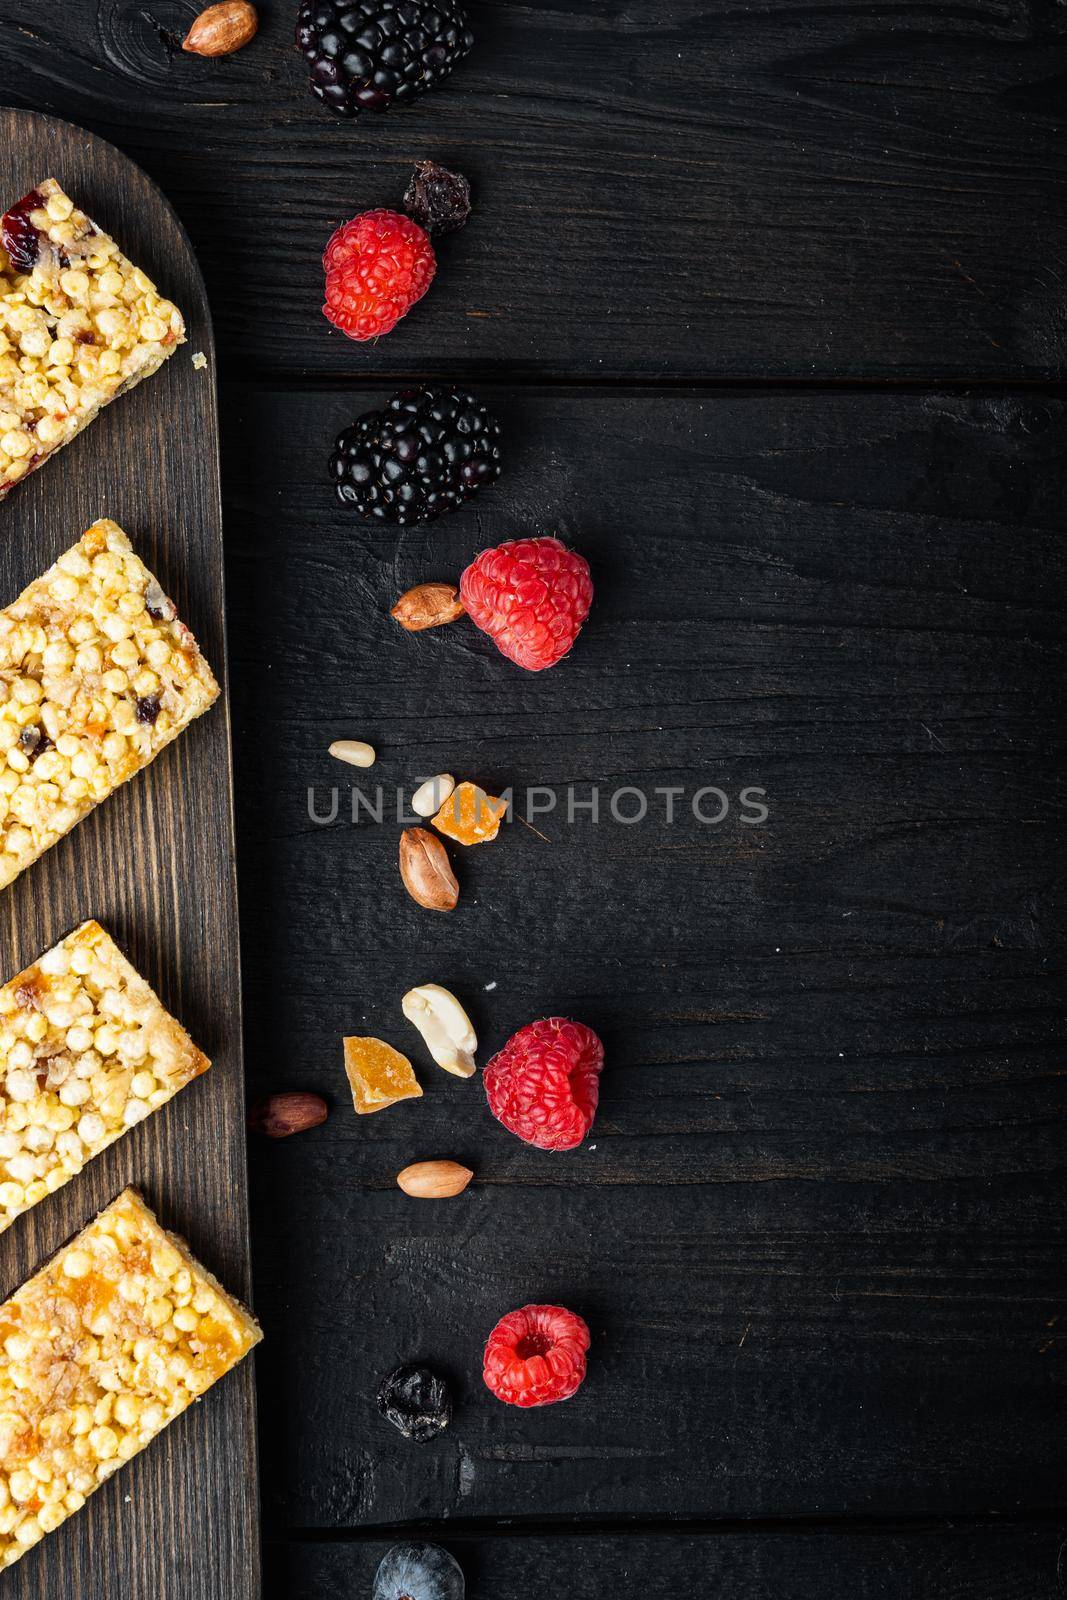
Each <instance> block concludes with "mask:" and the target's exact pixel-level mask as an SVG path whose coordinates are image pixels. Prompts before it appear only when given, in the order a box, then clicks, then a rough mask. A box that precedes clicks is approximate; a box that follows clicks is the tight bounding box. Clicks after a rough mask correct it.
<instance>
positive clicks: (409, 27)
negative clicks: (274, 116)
mask: <svg viewBox="0 0 1067 1600" xmlns="http://www.w3.org/2000/svg"><path fill="white" fill-rule="evenodd" d="M296 42H297V44H298V45H299V46H300V49H301V50H302V51H303V52H304V55H305V57H306V58H307V61H308V63H309V65H310V67H311V92H312V94H313V95H315V96H316V98H317V99H319V100H321V101H322V103H323V105H324V106H328V107H329V108H330V110H331V111H335V112H336V113H337V115H338V116H339V117H355V116H358V115H359V113H360V112H361V111H388V109H389V107H390V106H391V105H393V104H394V103H397V104H400V103H402V102H404V101H405V100H412V99H414V97H415V96H416V95H418V94H423V93H424V92H425V91H426V90H427V89H433V88H435V87H436V86H437V84H439V83H440V82H441V81H442V80H443V79H445V78H447V77H448V75H449V73H450V72H451V71H452V68H453V67H454V66H455V65H456V63H457V62H459V61H462V60H463V57H464V56H465V55H466V54H467V53H468V52H469V50H470V48H471V46H472V45H473V43H474V35H473V33H472V32H471V30H470V28H469V26H468V25H467V14H466V12H465V11H464V10H463V7H462V6H461V5H459V4H458V3H457V0H357V3H356V4H355V5H353V4H351V3H345V0H318V3H316V0H304V4H303V5H302V6H301V7H300V10H299V12H298V14H297V20H296Z"/></svg>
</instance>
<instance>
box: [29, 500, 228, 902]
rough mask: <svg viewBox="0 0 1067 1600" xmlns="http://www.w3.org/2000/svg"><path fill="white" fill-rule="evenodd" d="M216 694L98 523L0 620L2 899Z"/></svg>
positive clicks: (119, 544)
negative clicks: (33, 864)
mask: <svg viewBox="0 0 1067 1600" xmlns="http://www.w3.org/2000/svg"><path fill="white" fill-rule="evenodd" d="M218 692H219V686H218V684H217V683H216V682H215V679H214V677H213V676H212V673H211V668H210V667H209V666H208V664H207V662H206V661H205V660H204V658H203V656H202V655H201V654H200V651H199V649H198V648H197V643H196V640H195V639H194V638H193V636H192V634H191V633H190V632H189V629H188V628H187V627H186V626H185V625H184V623H182V622H179V621H178V617H177V613H176V612H175V609H174V605H173V603H172V601H170V600H168V599H167V597H166V595H165V594H164V593H163V590H162V589H161V588H160V586H159V584H158V583H157V582H156V580H155V578H153V576H152V574H151V573H150V572H149V571H148V569H147V568H146V567H145V566H144V564H143V563H142V562H141V561H140V559H139V558H138V557H137V556H136V555H134V553H133V550H132V548H131V546H130V541H129V540H128V539H127V537H126V535H125V534H124V533H123V531H122V529H121V528H120V527H118V526H117V525H116V524H115V523H114V522H110V521H101V522H94V523H93V525H92V527H91V528H90V529H89V530H88V532H87V533H85V534H83V535H82V537H81V539H80V540H79V541H78V543H77V544H76V545H74V547H73V548H72V549H70V550H68V551H67V552H66V554H65V555H61V556H60V558H59V560H58V561H57V562H56V564H55V566H54V567H52V568H51V569H50V570H49V571H48V572H46V573H45V574H44V576H43V577H42V578H38V579H37V580H36V581H35V582H34V583H31V584H30V586H29V588H28V589H24V590H23V592H22V594H21V595H20V596H19V598H18V599H17V600H16V601H15V603H14V604H13V605H10V606H8V607H7V608H6V610H4V611H0V889H2V888H4V887H5V886H6V885H7V884H9V883H11V882H12V880H13V879H14V878H17V877H18V875H19V873H20V872H22V871H23V870H24V869H25V868H26V867H28V866H29V865H30V863H31V862H33V861H36V860H37V858H38V856H40V855H43V854H44V852H45V851H46V850H48V849H49V848H50V847H51V846H52V845H54V844H55V842H56V840H57V839H60V838H62V836H63V834H65V833H68V832H69V831H70V829H71V828H73V827H74V825H75V823H77V822H80V821H81V819H82V818H83V817H84V816H86V815H87V814H88V813H89V812H90V811H91V810H92V809H93V807H94V806H95V805H98V804H99V802H100V801H101V800H103V799H105V798H106V797H107V796H108V795H109V794H110V793H111V792H112V790H113V789H117V788H118V786H119V784H121V783H125V781H126V779H127V778H130V777H132V776H133V774H134V773H135V772H139V771H140V769H141V768H142V767H146V766H147V765H148V763H149V762H150V761H152V760H154V759H155V757H156V756H157V755H158V754H159V752H160V750H162V749H163V746H164V745H167V744H169V743H170V741H171V740H172V739H175V738H177V736H178V734H179V733H180V732H181V731H182V729H183V728H184V727H185V726H186V724H187V723H189V722H191V721H192V720H193V718H194V717H198V716H199V715H200V714H201V712H203V711H206V710H207V708H208V706H210V705H211V703H212V701H213V700H214V699H215V698H216V696H217V695H218Z"/></svg>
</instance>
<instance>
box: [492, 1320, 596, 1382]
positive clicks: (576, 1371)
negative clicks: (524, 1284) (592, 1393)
mask: <svg viewBox="0 0 1067 1600" xmlns="http://www.w3.org/2000/svg"><path fill="white" fill-rule="evenodd" d="M588 1349H589V1329H588V1328H587V1327H586V1325H585V1323H584V1322H583V1321H582V1319H581V1317H576V1316H575V1314H574V1312H573V1311H567V1310H566V1309H565V1308H564V1307H563V1306H523V1308H522V1310H521V1311H509V1312H508V1314H507V1316H506V1317H501V1319H500V1321H499V1322H498V1323H497V1325H496V1327H495V1328H494V1329H493V1331H492V1333H491V1334H490V1335H489V1341H488V1343H487V1344H486V1347H485V1362H484V1365H483V1367H482V1376H483V1378H484V1379H485V1382H486V1385H487V1387H488V1388H490V1389H492V1391H493V1393H494V1394H495V1395H496V1397H497V1399H498V1400H503V1401H504V1403H505V1405H509V1406H551V1405H555V1403H556V1401H557V1400H569V1399H570V1397H571V1395H572V1394H574V1393H575V1391H576V1390H578V1389H580V1388H581V1385H582V1381H583V1379H584V1378H585V1352H586V1351H587V1350H588Z"/></svg>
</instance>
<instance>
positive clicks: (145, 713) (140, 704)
mask: <svg viewBox="0 0 1067 1600" xmlns="http://www.w3.org/2000/svg"><path fill="white" fill-rule="evenodd" d="M158 716H159V696H158V694H142V695H140V696H139V697H138V700H137V720H138V722H146V723H147V724H148V726H149V727H151V726H152V724H153V723H154V722H155V720H156V718H157V717H158Z"/></svg>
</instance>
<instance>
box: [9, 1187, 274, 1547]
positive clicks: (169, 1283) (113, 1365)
mask: <svg viewBox="0 0 1067 1600" xmlns="http://www.w3.org/2000/svg"><path fill="white" fill-rule="evenodd" d="M261 1338H262V1334H261V1332H260V1329H259V1327H258V1325H257V1324H256V1322H255V1320H254V1319H253V1318H252V1317H251V1316H250V1315H249V1313H248V1312H247V1311H245V1310H244V1309H243V1308H242V1307H241V1306H240V1305H239V1304H238V1303H237V1302H236V1301H235V1300H232V1299H231V1298H230V1296H229V1295H228V1294H227V1293H226V1292H225V1290H224V1289H222V1288H221V1287H220V1286H219V1284H218V1283H217V1282H216V1280H215V1279H214V1278H213V1277H212V1276H211V1274H210V1273H209V1272H207V1271H205V1269H204V1268H203V1267H202V1266H200V1265H199V1263H198V1262H197V1261H196V1260H195V1259H194V1258H193V1256H192V1255H191V1254H190V1253H189V1250H188V1249H187V1247H186V1246H185V1244H184V1243H183V1242H182V1241H181V1240H179V1239H176V1238H175V1237H174V1236H173V1235H172V1234H169V1233H167V1232H165V1231H164V1229H163V1228H161V1227H160V1225H159V1223H158V1222H157V1221H156V1218H155V1217H154V1216H153V1214H152V1212H151V1211H150V1210H149V1209H148V1207H147V1206H146V1205H145V1203H144V1201H143V1200H142V1199H141V1198H140V1196H139V1195H138V1194H137V1193H136V1192H135V1191H134V1190H132V1189H126V1190H124V1192H123V1193H122V1194H120V1195H119V1197H118V1199H117V1200H114V1201H113V1202H112V1203H111V1205H109V1206H108V1207H107V1209H106V1210H105V1211H102V1212H101V1213H100V1215H99V1216H98V1217H97V1218H96V1220H95V1221H94V1222H91V1223H90V1224H89V1226H88V1227H87V1228H84V1229H83V1230H82V1232H81V1233H79V1234H78V1236H77V1237H76V1238H75V1239H73V1240H72V1241H71V1243H70V1244H68V1245H66V1246H65V1248H64V1249H62V1250H61V1251H60V1252H59V1254H58V1255H56V1256H54V1257H53V1259H52V1260H51V1261H50V1262H49V1263H48V1265H47V1266H46V1267H43V1268H42V1269H41V1271H40V1272H38V1273H37V1274H36V1275H35V1276H34V1277H32V1278H31V1279H30V1280H29V1282H28V1283H25V1284H23V1286H22V1288H21V1289H19V1290H18V1291H17V1292H16V1293H15V1294H13V1295H12V1296H11V1299H10V1300H8V1301H7V1302H6V1303H5V1304H4V1305H2V1306H0V1565H3V1566H11V1565H12V1564H13V1563H14V1562H16V1561H17V1560H18V1559H19V1557H20V1556H22V1555H24V1554H25V1552H26V1551H27V1550H28V1549H29V1548H30V1547H31V1546H32V1545H35V1544H37V1542H38V1541H39V1540H40V1539H41V1538H42V1537H43V1536H44V1535H45V1534H46V1533H52V1532H53V1531H54V1530H55V1529H56V1528H58V1527H59V1526H60V1524H61V1523H63V1522H65V1521H66V1519H67V1518H68V1517H69V1516H71V1515H72V1514H73V1513H74V1512H75V1511H78V1510H80V1509H81V1507H82V1506H83V1505H84V1504H85V1501H86V1498H87V1497H88V1496H89V1495H90V1494H92V1492H93V1490H94V1489H96V1488H97V1487H98V1486H99V1485H100V1484H101V1483H103V1482H104V1481H105V1479H107V1478H109V1477H110V1476H111V1474H112V1473H113V1472H116V1471H117V1470H118V1468H119V1467H121V1466H122V1464H123V1462H126V1461H129V1460H130V1459H131V1458H132V1457H133V1456H135V1455H137V1453H138V1452H139V1451H140V1450H143V1449H144V1447H145V1445H147V1444H150V1443H151V1441H152V1440H153V1439H154V1438H155V1437H156V1435H157V1434H159V1433H161V1432H162V1431H163V1429H164V1428H165V1427H166V1426H167V1424H168V1422H173V1420H174V1418H175V1417H177V1416H179V1415H180V1414H181V1413H182V1412H183V1411H184V1410H185V1409H186V1407H187V1406H189V1405H191V1404H192V1402H193V1401H194V1400H196V1399H197V1398H198V1397H199V1396H200V1395H202V1394H203V1393H204V1392H205V1391H206V1390H207V1389H210V1388H211V1385H212V1384H213V1383H215V1382H216V1381H217V1380H218V1379H219V1378H221V1377H222V1376H223V1374H224V1373H226V1372H228V1371H229V1370H230V1368H231V1367H234V1366H236V1365H237V1363H238V1362H239V1361H240V1360H242V1359H243V1357H244V1356H246V1355H247V1354H248V1352H249V1350H251V1349H252V1347H253V1345H255V1344H258V1342H259V1340H260V1339H261Z"/></svg>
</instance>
